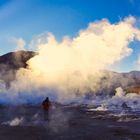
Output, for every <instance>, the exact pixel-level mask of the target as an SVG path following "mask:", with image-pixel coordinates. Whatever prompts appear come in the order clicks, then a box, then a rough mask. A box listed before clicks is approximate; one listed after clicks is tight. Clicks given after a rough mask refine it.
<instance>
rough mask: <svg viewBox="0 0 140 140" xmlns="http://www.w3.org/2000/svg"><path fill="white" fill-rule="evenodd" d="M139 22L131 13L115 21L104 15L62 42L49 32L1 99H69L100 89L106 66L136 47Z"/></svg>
mask: <svg viewBox="0 0 140 140" xmlns="http://www.w3.org/2000/svg"><path fill="white" fill-rule="evenodd" d="M135 23H136V19H135V18H134V17H131V16H130V17H128V18H125V19H124V20H122V21H120V22H118V23H115V24H111V23H110V22H109V21H108V20H107V19H103V20H101V21H96V22H92V23H90V24H89V25H88V27H87V28H86V29H83V30H81V31H80V32H79V34H78V35H77V36H76V37H74V38H69V37H64V38H63V40H62V41H61V42H59V41H57V40H56V38H55V36H54V35H53V34H51V33H49V34H48V35H47V36H46V37H45V38H46V42H43V43H40V44H39V45H38V55H36V56H35V57H33V58H32V59H30V60H29V61H28V65H29V68H28V69H20V70H19V71H18V72H17V75H16V77H17V78H16V80H15V81H14V82H12V84H11V87H10V89H9V90H8V91H5V88H1V94H2V96H1V97H2V98H3V99H1V100H2V101H3V102H4V100H5V98H8V99H9V100H10V101H11V102H13V101H15V99H17V100H16V102H23V103H24V102H28V101H30V100H31V101H35V100H36V99H38V101H39V99H42V97H44V96H47V95H51V98H52V99H56V100H58V101H65V100H66V99H67V100H75V99H76V98H75V97H77V95H80V97H79V99H80V98H82V97H83V96H84V94H85V93H87V92H89V91H91V92H94V91H96V90H97V89H99V88H101V87H100V84H99V83H100V79H101V77H102V76H103V73H102V70H104V69H109V67H110V66H111V65H112V64H114V63H115V62H117V61H120V60H122V59H123V58H124V57H127V56H129V55H130V54H131V53H132V51H133V50H132V49H131V48H129V44H130V43H131V42H132V41H134V40H140V30H139V29H138V28H137V27H135ZM43 38H44V37H43ZM3 90H4V92H3ZM9 92H10V95H9ZM5 93H6V94H5Z"/></svg>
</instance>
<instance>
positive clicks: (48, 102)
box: [42, 97, 51, 120]
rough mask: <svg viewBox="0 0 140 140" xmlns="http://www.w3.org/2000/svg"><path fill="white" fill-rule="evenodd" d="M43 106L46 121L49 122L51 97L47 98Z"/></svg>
mask: <svg viewBox="0 0 140 140" xmlns="http://www.w3.org/2000/svg"><path fill="white" fill-rule="evenodd" d="M42 106H43V110H44V120H49V110H50V107H51V102H50V100H49V97H46V99H45V100H44V101H43V102H42Z"/></svg>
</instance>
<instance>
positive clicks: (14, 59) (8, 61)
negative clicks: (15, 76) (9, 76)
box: [0, 51, 36, 71]
mask: <svg viewBox="0 0 140 140" xmlns="http://www.w3.org/2000/svg"><path fill="white" fill-rule="evenodd" d="M35 55H36V53H35V52H32V51H17V52H10V53H7V54H5V55H2V56H0V71H2V70H3V69H4V70H17V69H19V68H22V67H23V68H26V67H27V64H26V62H27V61H28V60H29V59H30V58H32V57H33V56H35Z"/></svg>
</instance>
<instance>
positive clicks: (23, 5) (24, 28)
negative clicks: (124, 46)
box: [0, 0, 140, 71]
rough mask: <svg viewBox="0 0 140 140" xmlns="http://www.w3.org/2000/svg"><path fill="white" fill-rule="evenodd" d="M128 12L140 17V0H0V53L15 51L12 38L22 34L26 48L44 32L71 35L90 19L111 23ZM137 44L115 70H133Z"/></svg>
mask: <svg viewBox="0 0 140 140" xmlns="http://www.w3.org/2000/svg"><path fill="white" fill-rule="evenodd" d="M129 15H132V16H136V17H140V0H0V54H4V53H6V52H9V51H14V50H15V47H16V46H15V44H11V42H10V41H9V38H11V37H16V38H20V37H22V38H23V39H24V40H26V42H27V43H26V44H27V45H26V47H28V43H29V42H30V41H31V39H32V38H33V37H34V36H36V35H38V34H41V33H43V32H52V33H53V34H54V35H55V36H56V37H57V39H61V38H62V37H63V36H64V35H69V36H71V37H72V36H75V35H76V34H77V32H78V31H79V30H80V29H83V28H86V27H87V25H88V23H89V22H92V21H95V20H100V19H102V18H107V19H109V21H110V22H112V23H114V22H117V21H119V20H121V19H122V18H124V17H126V16H129ZM139 45H140V44H139V43H137V42H136V43H133V44H131V46H130V47H133V48H134V52H133V54H132V56H130V57H129V58H125V59H124V60H123V61H122V62H121V64H120V63H119V64H118V65H119V66H116V69H117V70H118V71H128V70H133V69H135V67H134V65H135V61H136V59H137V57H138V55H139V52H140V47H139ZM122 65H124V67H123V68H122V67H121V66H122Z"/></svg>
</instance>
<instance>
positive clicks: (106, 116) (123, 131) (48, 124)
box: [0, 105, 140, 140]
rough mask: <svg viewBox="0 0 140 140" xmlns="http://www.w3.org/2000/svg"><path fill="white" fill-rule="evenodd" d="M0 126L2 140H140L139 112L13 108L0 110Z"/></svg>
mask: <svg viewBox="0 0 140 140" xmlns="http://www.w3.org/2000/svg"><path fill="white" fill-rule="evenodd" d="M48 115H49V116H48ZM0 123H1V125H0V140H140V114H139V112H129V113H128V112H127V111H123V112H108V111H94V110H92V109H91V108H89V107H87V106H58V107H54V108H53V109H51V111H50V112H49V113H46V112H44V111H43V110H42V109H41V107H40V106H31V105H26V106H11V107H1V108H0Z"/></svg>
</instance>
